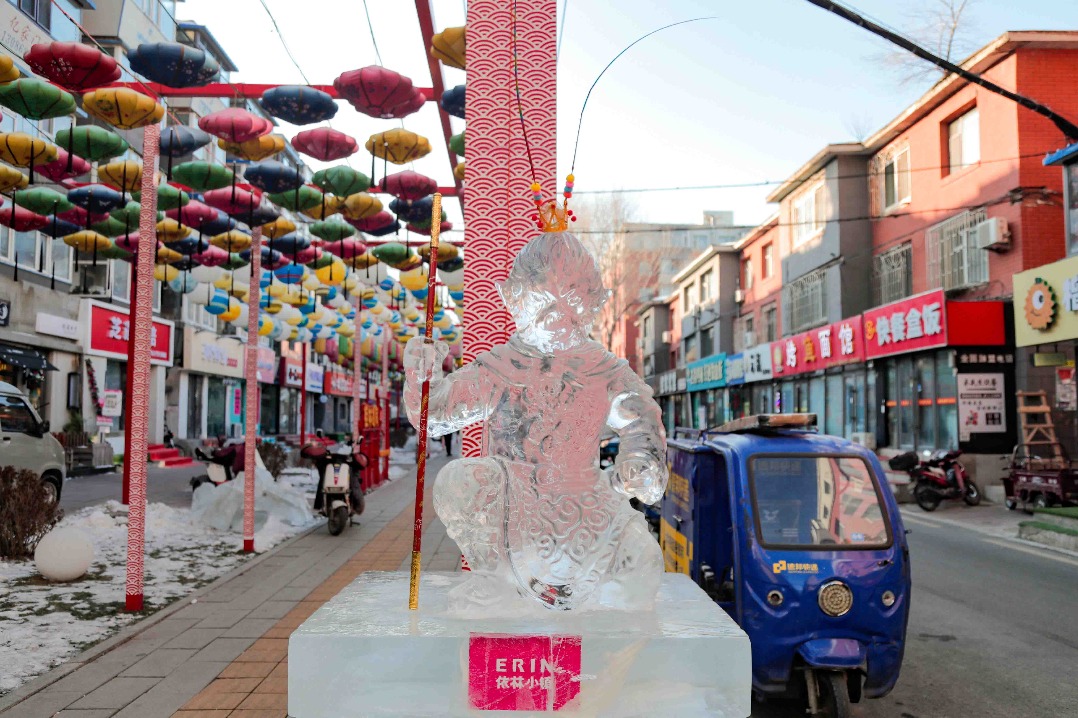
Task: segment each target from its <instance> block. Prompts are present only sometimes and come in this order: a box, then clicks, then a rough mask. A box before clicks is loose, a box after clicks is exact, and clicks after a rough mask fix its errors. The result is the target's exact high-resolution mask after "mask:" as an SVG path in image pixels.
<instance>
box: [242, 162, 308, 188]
mask: <svg viewBox="0 0 1078 718" xmlns="http://www.w3.org/2000/svg"><path fill="white" fill-rule="evenodd" d="M243 177H244V179H245V180H247V181H248V182H249V183H251V184H252V185H254V186H255V187H258V188H259V189H260V190H262V191H263V192H268V193H270V194H277V193H280V192H287V191H288V190H293V189H296V188H297V187H299V186H300V185H301V184H303V175H302V174H300V171H299V170H298V169H296V168H295V167H289V166H288V165H286V164H285V163H283V162H278V161H277V160H267V161H265V162H259V163H257V164H253V165H251V166H250V167H248V168H247V171H246V172H244V174H243Z"/></svg>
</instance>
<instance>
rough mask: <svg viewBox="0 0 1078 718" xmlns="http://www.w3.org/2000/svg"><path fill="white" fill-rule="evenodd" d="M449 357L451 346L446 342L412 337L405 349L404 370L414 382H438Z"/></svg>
mask: <svg viewBox="0 0 1078 718" xmlns="http://www.w3.org/2000/svg"><path fill="white" fill-rule="evenodd" d="M448 355H449V345H448V344H446V343H445V342H443V341H434V340H428V339H427V338H426V337H412V338H411V339H409V340H408V344H406V345H405V347H404V370H405V371H406V372H408V375H409V379H413V380H414V381H426V380H428V379H429V380H431V381H438V380H440V379H441V378H442V362H444V361H445V358H446V357H447V356H448Z"/></svg>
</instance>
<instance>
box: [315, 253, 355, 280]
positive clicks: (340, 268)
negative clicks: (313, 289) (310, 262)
mask: <svg viewBox="0 0 1078 718" xmlns="http://www.w3.org/2000/svg"><path fill="white" fill-rule="evenodd" d="M346 271H347V268H346V267H345V266H344V262H342V261H340V260H339V259H334V260H333V261H332V262H331V263H329V264H327V265H326V266H324V267H322V268H321V269H316V270H314V274H315V276H316V277H318V281H320V282H322V284H325V285H326V286H327V287H336V286H337V285H338V284H340V283H341V282H343V281H344V273H345V272H346Z"/></svg>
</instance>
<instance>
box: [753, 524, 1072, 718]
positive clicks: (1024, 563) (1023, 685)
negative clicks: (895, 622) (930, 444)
mask: <svg viewBox="0 0 1078 718" xmlns="http://www.w3.org/2000/svg"><path fill="white" fill-rule="evenodd" d="M904 516H905V517H907V522H906V526H907V528H909V529H910V530H911V531H912V533H911V535H910V546H911V547H910V553H911V560H912V562H913V603H912V610H911V615H910V625H909V632H908V641H907V647H906V657H905V661H904V664H903V670H902V676H901V678H900V679H899V682H898V686H897V687H896V688H895V690H894V692H892V693H891V695H889V696H887V697H885V698H882V699H880V700H875V701H867V702H864V703H862V704H861V705H859V706H855V707H854V715H855V716H857V717H858V718H884V717H885V716H886V717H887V718H1014V717H1015V716H1021V717H1022V718H1042V717H1043V718H1056V717H1058V716H1067V715H1076V713H1075V711H1076V710H1078V709H1076V708H1075V706H1078V681H1076V680H1075V667H1076V666H1078V592H1076V586H1078V558H1073V557H1071V556H1069V555H1065V554H1061V553H1057V552H1052V551H1048V550H1045V549H1040V548H1034V547H1031V546H1029V545H1027V544H1023V543H1019V542H1015V541H1011V540H1008V539H1006V538H1002V535H1004V534H1007V533H1010V531H1009V527H1011V526H1013V525H1014V524H1016V523H1017V521H1018V520H1019V519H1020V518H1023V517H1022V515H1021V514H1016V513H1013V512H1012V513H1008V512H1006V511H1005V510H1004V509H1002V508H1001V507H999V506H982V507H979V508H976V509H966V508H964V507H953V508H951V509H950V510H948V511H944V510H942V509H941V510H940V511H938V512H936V513H934V514H925V513H923V512H920V511H918V510H917V509H913V510H912V511H910V510H909V509H907V510H905V511H904ZM803 715H804V714H803V713H801V712H800V711H798V710H796V709H793V708H791V707H789V706H773V705H767V706H759V707H757V710H756V711H754V713H753V716H754V718H793V717H794V716H803Z"/></svg>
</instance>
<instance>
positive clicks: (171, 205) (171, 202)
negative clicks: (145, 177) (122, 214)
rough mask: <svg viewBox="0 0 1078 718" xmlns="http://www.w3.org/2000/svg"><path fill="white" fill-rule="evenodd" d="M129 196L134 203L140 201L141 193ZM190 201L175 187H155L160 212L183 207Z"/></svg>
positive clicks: (168, 185)
mask: <svg viewBox="0 0 1078 718" xmlns="http://www.w3.org/2000/svg"><path fill="white" fill-rule="evenodd" d="M131 196H132V197H133V198H134V200H135V201H136V202H141V201H142V193H141V192H133V193H132V194H131ZM190 201H191V196H190V195H188V194H187V193H186V192H184V191H183V190H181V189H179V188H177V187H173V186H172V185H170V184H161V185H158V186H157V208H158V209H160V210H170V209H175V208H176V207H183V206H184V205H185V204H187V203H188V202H190Z"/></svg>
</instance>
